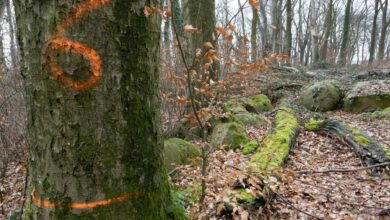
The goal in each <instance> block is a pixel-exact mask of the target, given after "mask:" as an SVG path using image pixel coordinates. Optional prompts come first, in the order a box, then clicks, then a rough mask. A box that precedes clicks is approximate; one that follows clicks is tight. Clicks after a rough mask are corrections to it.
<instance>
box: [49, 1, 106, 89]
mask: <svg viewBox="0 0 390 220" xmlns="http://www.w3.org/2000/svg"><path fill="white" fill-rule="evenodd" d="M109 2H110V0H88V1H86V2H84V3H81V4H79V5H78V6H77V7H76V9H75V10H74V11H73V13H72V14H71V15H70V16H69V17H68V18H66V19H65V21H64V22H62V23H61V25H60V26H59V27H58V28H57V31H56V33H55V34H54V36H53V37H50V42H49V47H48V49H49V50H50V52H49V64H50V68H51V74H52V76H53V77H56V78H57V79H58V80H59V81H61V82H62V83H64V84H65V85H66V86H68V87H70V88H72V89H74V90H85V89H89V88H90V87H91V86H93V85H95V84H96V83H97V81H98V80H99V79H100V77H101V76H102V73H101V60H100V56H99V54H98V53H97V52H96V51H95V50H93V49H91V48H89V47H87V46H85V45H83V44H81V43H77V42H73V41H69V40H64V39H62V38H63V36H64V34H65V31H66V30H67V29H68V28H70V27H71V26H72V25H73V24H74V23H75V21H76V20H77V19H78V18H79V17H81V16H82V15H84V14H86V13H88V12H90V11H93V10H96V9H98V8H100V7H101V6H103V5H106V4H108V3H109ZM54 50H58V51H60V52H62V53H66V52H73V53H78V54H82V55H83V56H84V58H86V59H87V60H88V62H89V63H90V71H91V72H92V74H91V76H90V77H89V78H88V79H87V80H85V81H83V82H78V81H75V80H73V79H71V78H70V77H68V76H66V75H65V73H64V71H63V70H62V69H61V67H60V66H59V65H58V63H57V61H56V57H55V56H54V55H53V54H52V52H53V51H54Z"/></svg>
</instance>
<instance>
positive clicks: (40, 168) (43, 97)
mask: <svg viewBox="0 0 390 220" xmlns="http://www.w3.org/2000/svg"><path fill="white" fill-rule="evenodd" d="M141 2H142V1H132V2H128V1H120V0H112V1H110V0H99V1H92V0H88V1H82V2H81V3H79V4H77V5H75V4H74V1H70V0H66V1H64V0H52V1H27V0H17V1H16V2H15V3H16V5H15V6H16V18H17V27H18V40H19V44H20V48H21V54H22V62H21V64H22V65H21V67H22V71H23V72H24V73H25V75H26V92H27V106H28V144H29V151H30V158H29V177H28V191H29V194H28V195H31V196H28V199H27V201H26V205H25V210H26V211H25V213H24V219H139V218H140V216H142V218H143V219H168V218H170V216H169V213H168V212H167V208H168V206H169V205H170V202H171V200H170V193H169V185H168V180H167V175H166V170H165V166H164V164H163V155H162V152H163V147H162V140H161V138H160V137H161V131H160V130H161V122H160V116H159V101H158V83H159V54H160V53H159V42H160V32H161V31H160V27H161V26H160V25H161V20H160V17H159V16H158V15H156V14H154V15H151V16H150V17H149V18H146V17H145V15H144V13H143V9H144V6H145V5H144V4H143V3H141ZM146 2H147V3H146V4H147V5H148V6H153V3H152V2H153V1H146ZM154 6H157V5H154ZM99 64H100V65H99ZM62 70H63V73H61V71H62ZM51 75H52V76H51ZM91 79H92V80H91ZM85 82H88V83H85Z"/></svg>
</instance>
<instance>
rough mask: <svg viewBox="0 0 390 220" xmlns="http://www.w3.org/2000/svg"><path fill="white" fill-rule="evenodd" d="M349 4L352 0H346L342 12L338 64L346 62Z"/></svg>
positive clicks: (349, 16)
mask: <svg viewBox="0 0 390 220" xmlns="http://www.w3.org/2000/svg"><path fill="white" fill-rule="evenodd" d="M351 4H352V0H347V5H346V6H345V14H344V26H343V40H342V42H341V48H340V57H339V65H343V66H345V64H346V63H347V55H348V51H347V50H348V44H349V29H350V28H349V26H350V20H351Z"/></svg>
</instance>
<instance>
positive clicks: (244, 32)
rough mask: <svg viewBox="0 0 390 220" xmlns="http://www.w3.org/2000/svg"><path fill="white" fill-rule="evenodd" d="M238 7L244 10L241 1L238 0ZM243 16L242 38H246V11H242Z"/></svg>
mask: <svg viewBox="0 0 390 220" xmlns="http://www.w3.org/2000/svg"><path fill="white" fill-rule="evenodd" d="M238 6H239V7H240V8H242V4H241V0H238ZM240 14H241V26H242V36H244V37H245V36H246V31H245V16H244V10H240Z"/></svg>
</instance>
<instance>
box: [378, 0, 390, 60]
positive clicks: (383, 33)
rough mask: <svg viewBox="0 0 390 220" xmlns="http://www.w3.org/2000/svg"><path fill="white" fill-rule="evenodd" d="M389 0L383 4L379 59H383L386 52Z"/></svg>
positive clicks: (389, 22) (389, 21) (389, 23)
mask: <svg viewBox="0 0 390 220" xmlns="http://www.w3.org/2000/svg"><path fill="white" fill-rule="evenodd" d="M388 5H389V1H388V0H385V1H384V3H383V6H382V28H381V37H380V39H379V48H378V56H377V57H378V60H379V61H382V60H383V57H384V54H385V40H386V37H388V36H387V28H388V27H389V25H390V20H387V9H388Z"/></svg>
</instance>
